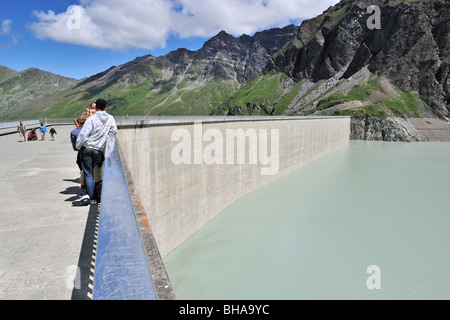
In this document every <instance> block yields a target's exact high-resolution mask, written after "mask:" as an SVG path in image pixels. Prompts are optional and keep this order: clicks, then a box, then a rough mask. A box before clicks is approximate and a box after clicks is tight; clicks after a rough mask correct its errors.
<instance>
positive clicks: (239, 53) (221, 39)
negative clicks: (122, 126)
mask: <svg viewBox="0 0 450 320" xmlns="http://www.w3.org/2000/svg"><path fill="white" fill-rule="evenodd" d="M295 30H296V27H295V26H293V25H291V26H287V27H285V28H275V29H270V30H267V31H263V32H258V33H256V34H255V35H253V36H248V35H243V36H241V37H239V38H235V37H233V36H231V35H229V34H227V33H226V32H224V31H222V32H220V33H219V34H218V35H217V36H215V37H213V38H211V39H209V40H208V41H207V42H205V44H204V46H203V47H202V48H201V49H199V50H198V51H189V50H186V49H178V50H176V51H173V52H170V53H169V54H167V55H165V56H161V57H153V56H151V55H147V56H143V57H139V58H136V59H135V60H133V61H131V62H129V63H126V64H124V65H121V66H113V67H111V68H110V69H108V70H106V71H104V72H102V73H99V74H97V75H94V76H92V77H89V78H87V79H83V80H81V81H77V82H75V81H72V79H71V80H67V81H66V82H63V81H62V79H60V82H59V84H60V86H59V87H58V88H54V89H55V90H53V92H51V93H50V92H49V90H48V89H50V88H48V87H45V89H42V90H38V89H37V88H36V89H32V88H31V87H29V85H24V86H22V87H20V88H17V90H16V91H15V92H14V93H15V97H16V100H14V101H13V100H11V99H12V96H8V97H10V98H8V99H9V100H7V101H6V100H5V96H4V93H2V92H0V119H1V118H3V119H7V118H19V117H40V118H43V117H44V116H45V117H48V118H52V117H57V118H59V117H72V116H77V115H78V114H79V113H80V112H81V110H83V108H84V107H86V106H87V105H89V104H90V102H92V100H95V99H97V98H99V97H102V98H105V99H107V100H108V101H109V102H110V108H109V109H108V110H109V111H110V112H111V113H112V114H115V115H125V114H128V115H201V114H203V115H205V114H209V113H210V112H211V111H212V110H213V109H214V108H215V107H216V106H218V105H220V104H222V103H223V102H224V101H226V100H227V99H229V97H230V96H232V95H233V94H234V93H235V92H236V91H237V90H239V89H240V88H241V87H242V86H243V85H244V84H246V83H247V82H248V81H249V80H250V79H252V78H253V77H255V76H256V75H257V74H258V73H260V72H261V71H262V70H263V69H264V68H265V67H266V65H267V62H268V60H269V58H270V57H271V56H272V55H273V54H274V53H275V52H277V51H278V50H279V49H280V48H281V47H282V46H283V45H284V44H285V43H286V42H288V41H289V40H291V39H292V37H293V36H294V33H295ZM9 74H10V72H9V71H8V72H7V71H6V68H5V69H4V70H3V69H0V88H6V87H5V86H6V85H7V84H5V83H4V82H3V81H2V78H3V77H4V78H5V79H6V78H7V77H9ZM36 82H37V83H39V82H41V81H40V80H37V81H36ZM27 83H28V82H27ZM30 85H31V83H30ZM0 90H1V89H0ZM23 91H26V92H28V93H29V92H30V91H33V92H34V93H35V95H34V96H31V95H29V94H27V96H26V97H25V96H23V97H22V96H21V92H23ZM4 92H6V91H4ZM37 92H40V93H41V94H42V95H41V96H37V95H36V93H37ZM2 99H3V100H4V101H3V102H2ZM31 99H32V100H33V102H32V103H31ZM29 100H30V103H28V101H29ZM12 102H15V103H12ZM18 103H19V104H21V105H22V108H21V109H20V110H19V109H18V108H17V107H15V108H14V106H16V105H17V104H18ZM24 103H25V105H24Z"/></svg>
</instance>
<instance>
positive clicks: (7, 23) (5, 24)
mask: <svg viewBox="0 0 450 320" xmlns="http://www.w3.org/2000/svg"><path fill="white" fill-rule="evenodd" d="M12 23H13V22H12V21H11V20H3V21H2V27H1V29H0V34H10V32H11V26H12Z"/></svg>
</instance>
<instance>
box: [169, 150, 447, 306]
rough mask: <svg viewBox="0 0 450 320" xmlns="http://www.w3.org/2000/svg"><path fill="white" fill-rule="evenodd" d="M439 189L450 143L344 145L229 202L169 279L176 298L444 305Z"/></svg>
mask: <svg viewBox="0 0 450 320" xmlns="http://www.w3.org/2000/svg"><path fill="white" fill-rule="evenodd" d="M449 183H450V144H449V143H404V144H403V143H386V142H362V141H352V142H351V143H350V145H349V146H348V147H344V148H342V149H340V150H338V151H336V152H334V153H332V154H330V155H327V156H325V157H324V158H321V159H319V160H317V161H315V162H314V163H311V164H309V165H307V166H305V167H303V168H301V169H300V170H297V171H295V172H294V173H292V174H289V175H287V176H285V177H283V178H281V179H279V180H278V181H276V182H274V183H272V184H270V185H268V186H266V187H264V188H261V189H259V190H257V191H255V192H253V193H251V194H250V195H248V196H245V197H243V198H241V199H239V200H238V201H236V202H235V203H234V204H232V205H231V206H230V207H228V208H227V209H226V210H225V211H224V212H222V213H221V214H220V215H219V216H218V217H217V218H215V219H214V220H213V221H212V222H210V223H209V224H208V225H207V226H205V227H204V228H203V229H201V230H200V231H199V232H197V233H196V234H195V235H194V236H192V237H191V238H190V239H188V240H187V241H186V242H185V243H183V244H182V245H181V246H180V247H178V248H177V249H175V250H174V251H173V252H172V253H171V254H170V255H169V256H168V257H166V259H165V264H166V267H167V271H168V273H169V276H170V278H171V281H172V284H173V286H174V290H175V293H176V295H177V298H178V299H252V300H253V299H258V300H259V299H272V300H278V299H450V186H449ZM373 265H375V266H378V267H379V268H380V271H381V278H380V280H381V289H380V290H369V289H368V287H367V280H368V278H369V277H370V276H371V275H370V274H368V273H367V268H368V267H369V266H373Z"/></svg>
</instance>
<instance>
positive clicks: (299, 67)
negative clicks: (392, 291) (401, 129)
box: [266, 0, 450, 118]
mask: <svg viewBox="0 0 450 320" xmlns="http://www.w3.org/2000/svg"><path fill="white" fill-rule="evenodd" d="M370 5H378V6H379V7H380V9H381V29H379V30H378V29H373V30H370V29H369V28H368V26H367V20H368V18H369V17H370V14H368V13H367V8H368V7H369V6H370ZM449 64H450V5H449V4H448V3H445V2H444V1H415V0H410V1H407V0H404V1H400V0H395V1H393V0H370V1H369V0H359V1H352V0H343V1H341V2H340V3H338V4H337V5H335V6H333V7H331V8H329V9H328V10H327V11H326V12H324V13H323V14H322V15H320V16H319V17H316V18H314V19H311V20H308V21H305V22H304V23H303V24H302V25H301V26H300V28H299V29H298V30H297V32H296V35H295V39H294V40H293V41H291V42H289V43H288V44H287V45H285V47H284V49H283V50H281V51H280V52H279V53H277V54H275V55H274V56H273V57H272V58H271V59H270V61H269V64H268V66H267V68H266V72H269V71H273V70H275V71H281V72H283V73H285V74H286V75H288V76H289V77H292V78H293V79H295V80H296V81H300V80H302V79H311V80H312V81H314V82H317V81H320V80H324V79H330V78H332V77H334V76H336V75H339V74H340V73H343V78H347V79H348V78H351V77H352V76H353V75H354V74H355V73H357V72H358V71H360V70H361V69H363V68H364V67H367V68H368V70H369V71H370V72H372V73H373V74H375V75H378V76H385V77H386V78H388V79H390V80H392V81H393V83H394V84H395V85H397V86H398V87H399V88H400V89H402V90H404V91H407V92H409V91H417V92H418V93H419V94H420V96H421V97H422V98H423V100H424V101H426V102H427V103H428V105H429V106H430V107H431V108H432V110H433V111H434V113H435V114H436V115H437V116H439V117H441V118H443V117H446V116H449V112H450V88H449V85H450V84H449V78H448V75H449Z"/></svg>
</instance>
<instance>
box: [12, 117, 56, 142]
mask: <svg viewBox="0 0 450 320" xmlns="http://www.w3.org/2000/svg"><path fill="white" fill-rule="evenodd" d="M27 131H28V130H27V127H26V126H25V125H24V124H23V122H22V121H20V123H19V126H18V127H17V132H18V133H19V139H20V140H19V141H20V142H26V141H37V140H38V135H37V133H36V128H32V129H31V131H30V133H29V134H28V137H27ZM49 132H50V135H51V138H52V141H55V135H56V134H58V133H57V132H56V130H55V128H53V127H51V128H50V131H49ZM39 133H40V134H41V140H42V141H45V135H46V134H47V126H46V125H45V124H44V122H41V126H40V127H39Z"/></svg>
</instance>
